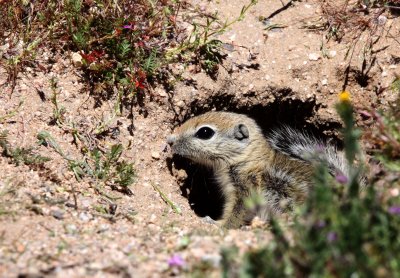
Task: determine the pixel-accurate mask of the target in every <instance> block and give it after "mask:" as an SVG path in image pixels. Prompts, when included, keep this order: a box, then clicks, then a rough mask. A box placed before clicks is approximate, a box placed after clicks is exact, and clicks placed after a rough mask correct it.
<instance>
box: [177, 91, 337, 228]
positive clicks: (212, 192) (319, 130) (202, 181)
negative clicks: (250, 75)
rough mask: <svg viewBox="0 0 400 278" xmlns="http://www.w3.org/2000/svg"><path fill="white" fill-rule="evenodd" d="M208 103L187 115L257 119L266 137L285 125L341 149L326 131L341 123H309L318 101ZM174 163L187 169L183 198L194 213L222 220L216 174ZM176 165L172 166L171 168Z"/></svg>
mask: <svg viewBox="0 0 400 278" xmlns="http://www.w3.org/2000/svg"><path fill="white" fill-rule="evenodd" d="M208 103H209V104H210V105H208V109H205V108H203V107H204V104H203V105H199V104H193V105H192V106H191V109H190V111H188V113H187V115H200V114H202V113H205V112H207V111H209V110H211V109H212V108H215V110H217V111H222V110H223V111H229V112H237V113H242V114H246V115H248V116H250V117H251V118H253V119H255V120H256V122H257V123H258V124H259V126H260V127H261V128H262V129H263V131H264V133H266V134H267V133H268V132H269V131H270V130H271V129H273V128H275V127H279V126H281V125H284V124H285V125H289V126H291V127H294V128H296V129H300V130H305V131H306V132H307V133H309V134H312V135H314V136H316V137H317V138H321V139H323V140H325V141H333V143H335V144H337V145H338V146H339V147H341V146H340V145H341V144H340V141H339V140H338V139H337V138H328V137H327V136H326V135H325V132H326V131H331V130H333V129H337V128H338V127H339V126H340V125H339V123H329V124H327V125H324V126H315V125H314V124H312V123H310V121H309V120H310V119H311V118H312V117H313V116H314V114H315V111H316V108H317V107H316V104H315V102H314V101H311V102H303V101H301V100H296V99H295V100H293V99H286V100H284V101H279V102H278V101H276V102H274V103H271V104H268V105H267V106H263V105H253V106H251V107H250V106H241V105H240V104H237V103H234V102H232V101H231V99H230V101H229V100H228V101H226V99H224V98H218V97H217V98H214V99H212V100H210V102H208ZM210 106H211V107H210ZM187 118H189V116H188V117H187ZM172 161H173V162H174V164H175V168H176V169H183V170H185V171H186V173H187V175H188V177H187V178H186V180H185V181H184V182H183V183H182V184H180V186H181V190H182V194H183V196H185V197H187V198H188V201H189V204H190V206H191V208H192V209H193V210H194V212H195V213H196V214H197V215H198V216H200V217H204V216H210V217H211V218H213V219H215V220H217V219H219V218H220V217H221V216H222V209H223V205H224V198H223V196H222V194H221V190H220V189H219V187H218V184H217V182H216V180H215V179H214V177H213V173H212V171H211V170H210V169H207V168H205V167H202V166H199V165H197V164H194V163H192V162H191V161H189V160H188V159H185V158H182V157H179V156H176V155H174V156H173V158H172ZM172 161H170V163H169V165H170V166H171V163H172Z"/></svg>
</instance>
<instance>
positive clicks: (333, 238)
mask: <svg viewBox="0 0 400 278" xmlns="http://www.w3.org/2000/svg"><path fill="white" fill-rule="evenodd" d="M337 238H338V237H337V234H336V233H335V232H329V233H328V235H327V236H326V239H327V240H328V241H329V242H334V241H336V240H337Z"/></svg>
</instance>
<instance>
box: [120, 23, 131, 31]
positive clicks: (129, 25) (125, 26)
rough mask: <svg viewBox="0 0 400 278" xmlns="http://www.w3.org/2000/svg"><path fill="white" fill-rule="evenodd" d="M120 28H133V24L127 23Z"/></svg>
mask: <svg viewBox="0 0 400 278" xmlns="http://www.w3.org/2000/svg"><path fill="white" fill-rule="evenodd" d="M122 29H129V30H133V25H132V24H127V25H124V26H122Z"/></svg>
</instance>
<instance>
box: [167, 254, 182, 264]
mask: <svg viewBox="0 0 400 278" xmlns="http://www.w3.org/2000/svg"><path fill="white" fill-rule="evenodd" d="M168 265H169V267H183V266H184V265H185V261H184V260H183V258H182V257H181V256H180V255H178V254H175V255H173V256H172V257H171V258H169V259H168Z"/></svg>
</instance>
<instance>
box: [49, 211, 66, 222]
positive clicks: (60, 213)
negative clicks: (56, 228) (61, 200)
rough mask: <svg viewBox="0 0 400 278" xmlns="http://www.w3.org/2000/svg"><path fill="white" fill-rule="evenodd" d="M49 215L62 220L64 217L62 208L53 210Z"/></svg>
mask: <svg viewBox="0 0 400 278" xmlns="http://www.w3.org/2000/svg"><path fill="white" fill-rule="evenodd" d="M51 215H52V216H53V217H54V218H55V219H58V220H63V219H64V212H63V211H62V210H53V211H52V212H51Z"/></svg>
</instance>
